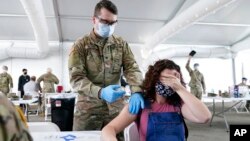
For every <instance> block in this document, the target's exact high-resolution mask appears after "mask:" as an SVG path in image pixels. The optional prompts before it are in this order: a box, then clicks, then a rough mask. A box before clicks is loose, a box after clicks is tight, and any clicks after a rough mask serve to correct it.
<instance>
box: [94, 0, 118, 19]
mask: <svg viewBox="0 0 250 141" xmlns="http://www.w3.org/2000/svg"><path fill="white" fill-rule="evenodd" d="M102 8H105V9H107V10H108V11H110V12H111V13H113V14H114V15H117V14H118V10H117V7H116V6H115V4H114V3H112V2H111V1H109V0H101V1H100V2H98V3H97V4H96V6H95V12H94V16H98V15H99V14H100V11H101V9H102Z"/></svg>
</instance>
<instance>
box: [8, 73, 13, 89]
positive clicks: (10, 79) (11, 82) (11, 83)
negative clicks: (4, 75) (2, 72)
mask: <svg viewBox="0 0 250 141" xmlns="http://www.w3.org/2000/svg"><path fill="white" fill-rule="evenodd" d="M8 78H9V83H10V87H11V88H13V80H12V77H11V76H10V75H8Z"/></svg>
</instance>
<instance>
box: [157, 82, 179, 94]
mask: <svg viewBox="0 0 250 141" xmlns="http://www.w3.org/2000/svg"><path fill="white" fill-rule="evenodd" d="M155 91H156V92H157V93H158V94H159V95H162V96H164V97H171V96H172V95H174V94H175V91H174V90H173V89H172V88H171V87H169V86H165V85H164V84H162V83H161V82H160V81H158V82H157V83H156V84H155Z"/></svg>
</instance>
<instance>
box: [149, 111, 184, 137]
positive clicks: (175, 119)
mask: <svg viewBox="0 0 250 141" xmlns="http://www.w3.org/2000/svg"><path fill="white" fill-rule="evenodd" d="M146 141H185V128H184V122H183V118H182V116H181V115H180V114H179V113H178V112H164V113H161V112H149V115H148V127H147V135H146Z"/></svg>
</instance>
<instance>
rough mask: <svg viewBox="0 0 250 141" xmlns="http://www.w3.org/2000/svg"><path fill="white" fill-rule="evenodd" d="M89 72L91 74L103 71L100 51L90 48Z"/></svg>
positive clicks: (87, 63) (88, 58)
mask: <svg viewBox="0 0 250 141" xmlns="http://www.w3.org/2000/svg"><path fill="white" fill-rule="evenodd" d="M86 65H87V70H88V71H89V73H92V72H100V71H101V67H102V65H101V57H100V53H99V51H98V49H95V48H89V49H88V54H87V61H86Z"/></svg>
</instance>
